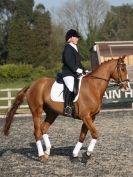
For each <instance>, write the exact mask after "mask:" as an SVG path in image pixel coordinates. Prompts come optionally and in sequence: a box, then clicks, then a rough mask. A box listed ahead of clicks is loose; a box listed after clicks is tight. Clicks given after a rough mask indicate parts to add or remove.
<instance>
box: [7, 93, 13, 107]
mask: <svg viewBox="0 0 133 177" xmlns="http://www.w3.org/2000/svg"><path fill="white" fill-rule="evenodd" d="M7 96H8V107H11V105H12V100H11V98H12V96H11V91H10V90H8V92H7Z"/></svg>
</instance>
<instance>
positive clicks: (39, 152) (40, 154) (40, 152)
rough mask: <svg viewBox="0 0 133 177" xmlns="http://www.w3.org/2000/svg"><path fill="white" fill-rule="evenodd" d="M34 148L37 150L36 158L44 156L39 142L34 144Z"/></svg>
mask: <svg viewBox="0 0 133 177" xmlns="http://www.w3.org/2000/svg"><path fill="white" fill-rule="evenodd" d="M36 146H37V150H38V156H39V157H40V156H42V155H44V152H43V147H42V143H41V141H40V140H38V141H37V142H36Z"/></svg>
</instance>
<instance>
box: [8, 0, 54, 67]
mask: <svg viewBox="0 0 133 177" xmlns="http://www.w3.org/2000/svg"><path fill="white" fill-rule="evenodd" d="M26 3H27V5H26ZM28 5H30V7H28V8H27V9H26V8H25V6H26V7H27V6H28ZM16 7H17V9H16V12H15V13H14V16H13V18H12V21H11V23H10V31H9V42H8V48H9V58H10V61H9V62H11V63H13V62H15V63H28V64H33V65H34V66H38V65H44V66H47V61H46V60H47V58H48V51H49V43H50V35H51V18H50V14H49V12H47V11H45V7H44V6H43V5H38V6H36V8H35V10H34V11H33V3H32V1H31V0H30V1H27V0H17V4H16ZM31 9H32V12H31Z"/></svg>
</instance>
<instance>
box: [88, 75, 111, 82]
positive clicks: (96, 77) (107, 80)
mask: <svg viewBox="0 0 133 177" xmlns="http://www.w3.org/2000/svg"><path fill="white" fill-rule="evenodd" d="M90 77H93V78H95V79H101V80H104V81H106V82H109V81H110V79H105V78H102V77H98V76H93V75H90Z"/></svg>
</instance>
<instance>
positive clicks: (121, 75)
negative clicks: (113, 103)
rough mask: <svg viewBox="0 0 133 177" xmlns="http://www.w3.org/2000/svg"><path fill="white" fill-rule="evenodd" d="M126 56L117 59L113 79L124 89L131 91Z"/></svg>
mask: <svg viewBox="0 0 133 177" xmlns="http://www.w3.org/2000/svg"><path fill="white" fill-rule="evenodd" d="M124 59H125V56H123V57H120V58H118V59H117V64H116V67H115V69H114V71H113V73H112V75H111V77H112V79H114V80H115V82H116V83H117V84H118V85H119V87H120V89H121V90H122V91H129V90H130V84H129V79H128V73H127V69H126V64H125V62H124Z"/></svg>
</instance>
